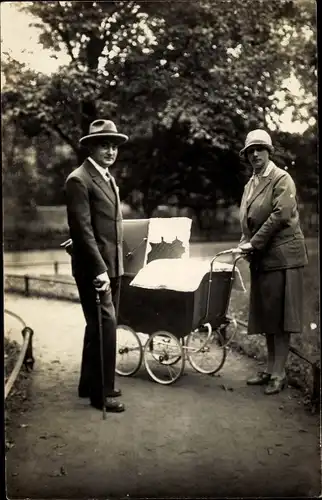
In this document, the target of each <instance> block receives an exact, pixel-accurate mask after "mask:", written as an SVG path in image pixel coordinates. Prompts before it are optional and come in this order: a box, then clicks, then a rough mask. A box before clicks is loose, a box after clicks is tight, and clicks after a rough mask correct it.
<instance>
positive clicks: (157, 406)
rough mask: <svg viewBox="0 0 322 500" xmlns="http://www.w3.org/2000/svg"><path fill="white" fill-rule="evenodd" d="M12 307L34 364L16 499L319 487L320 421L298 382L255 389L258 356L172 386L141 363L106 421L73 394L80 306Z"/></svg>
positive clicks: (241, 493)
mask: <svg viewBox="0 0 322 500" xmlns="http://www.w3.org/2000/svg"><path fill="white" fill-rule="evenodd" d="M5 308H7V309H9V310H11V311H13V312H16V313H17V314H19V315H20V316H22V318H23V319H24V320H25V321H26V323H27V324H28V325H29V326H31V327H32V328H33V329H34V332H35V333H34V355H35V359H36V363H35V367H34V372H33V374H32V375H31V377H30V387H29V393H30V401H29V403H28V410H27V411H26V412H25V413H22V415H20V416H19V421H18V420H17V421H16V422H15V423H13V424H12V425H13V429H11V432H13V433H14V438H15V446H14V447H13V448H12V449H11V450H10V451H9V452H8V454H7V496H8V497H9V498H42V499H46V498H56V499H61V498H111V497H115V498H122V497H128V496H130V497H136V498H138V497H140V498H141V497H170V496H172V497H175V498H179V497H190V498H194V497H201V496H204V497H215V498H216V497H217V498H218V497H219V498H223V497H259V496H269V497H279V498H280V497H286V496H289V497H299V496H300V497H310V496H318V495H319V494H320V449H319V421H318V417H317V416H314V415H311V414H309V413H307V412H306V411H305V409H304V407H303V405H302V402H301V400H300V395H299V393H298V392H297V391H296V390H294V389H291V388H288V389H287V390H286V391H284V392H283V393H281V394H279V395H277V396H271V397H268V396H264V395H263V394H262V390H261V388H259V387H256V388H250V387H247V386H246V384H245V379H246V378H247V377H248V376H249V375H250V374H251V373H253V371H254V370H256V369H257V368H258V366H257V363H256V362H255V361H253V360H251V359H248V358H246V357H244V356H243V355H241V354H236V353H232V352H231V353H229V355H228V358H227V361H226V363H225V365H224V367H223V368H222V370H221V372H220V376H215V377H206V376H202V375H200V374H197V373H194V372H193V371H192V370H190V369H189V367H186V372H185V376H183V377H182V378H181V379H180V380H179V381H178V382H177V383H176V384H174V385H173V386H168V387H164V386H160V385H158V384H156V383H154V382H152V381H150V379H149V378H148V376H147V374H146V372H145V371H144V369H142V370H141V371H140V372H139V373H138V374H137V375H136V376H134V377H133V378H119V379H118V380H117V383H118V386H119V387H121V388H122V390H123V393H124V397H123V401H124V403H125V404H126V409H127V411H126V412H125V413H123V414H119V415H117V414H116V415H113V414H107V420H106V421H103V420H102V415H101V413H100V412H98V411H96V410H94V409H92V408H91V407H90V406H89V404H88V402H87V401H86V400H85V401H84V400H81V399H79V398H78V397H77V382H78V374H79V362H80V356H81V346H82V342H83V330H84V320H83V316H82V312H81V308H80V306H79V304H75V303H71V302H63V301H56V300H46V299H43V298H25V297H21V296H18V295H13V294H7V295H6V297H5ZM17 418H18V416H17Z"/></svg>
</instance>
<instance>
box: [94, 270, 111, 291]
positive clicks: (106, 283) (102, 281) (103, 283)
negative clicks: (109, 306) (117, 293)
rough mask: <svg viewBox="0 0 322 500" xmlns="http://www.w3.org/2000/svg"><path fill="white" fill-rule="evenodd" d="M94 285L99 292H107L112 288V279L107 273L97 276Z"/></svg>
mask: <svg viewBox="0 0 322 500" xmlns="http://www.w3.org/2000/svg"><path fill="white" fill-rule="evenodd" d="M93 284H94V286H95V289H96V291H97V292H106V291H107V290H108V289H109V288H110V286H111V282H110V278H109V276H108V274H107V272H105V273H102V274H99V275H98V276H96V278H95V279H94V281H93Z"/></svg>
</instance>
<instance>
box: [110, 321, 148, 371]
mask: <svg viewBox="0 0 322 500" xmlns="http://www.w3.org/2000/svg"><path fill="white" fill-rule="evenodd" d="M142 359H143V348H142V344H141V341H140V338H139V336H138V334H137V333H136V332H135V331H134V330H132V328H130V327H129V326H125V325H118V327H117V330H116V366H115V371H116V373H117V374H118V375H121V376H123V377H129V376H130V375H134V374H135V373H136V372H137V371H138V370H139V368H140V366H141V363H142Z"/></svg>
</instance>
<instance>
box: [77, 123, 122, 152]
mask: <svg viewBox="0 0 322 500" xmlns="http://www.w3.org/2000/svg"><path fill="white" fill-rule="evenodd" d="M99 138H102V139H106V138H107V139H112V140H113V142H115V143H116V144H118V145H119V144H123V143H124V142H126V141H127V140H128V136H127V135H125V134H120V133H119V132H118V131H117V128H116V125H115V123H114V122H112V120H95V121H93V122H92V123H91V124H90V126H89V131H88V134H87V135H84V137H82V138H81V139H80V140H79V142H80V144H82V145H85V146H86V145H87V144H88V143H90V142H91V141H92V140H93V139H94V140H95V141H97V140H98V139H99Z"/></svg>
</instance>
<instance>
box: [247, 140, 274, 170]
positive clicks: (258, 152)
mask: <svg viewBox="0 0 322 500" xmlns="http://www.w3.org/2000/svg"><path fill="white" fill-rule="evenodd" d="M246 154H247V158H248V161H249V163H250V164H251V166H252V167H253V170H254V171H255V173H259V172H260V171H261V170H262V169H264V168H265V167H266V165H267V164H268V162H269V151H268V149H267V148H265V146H255V145H254V146H249V148H247V150H246Z"/></svg>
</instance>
